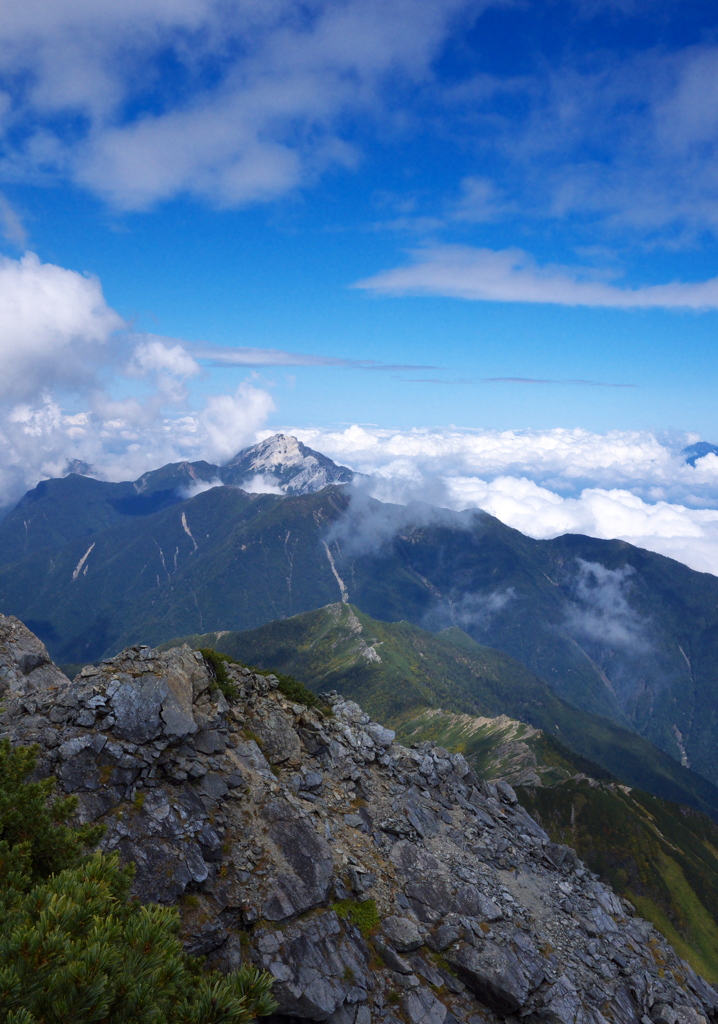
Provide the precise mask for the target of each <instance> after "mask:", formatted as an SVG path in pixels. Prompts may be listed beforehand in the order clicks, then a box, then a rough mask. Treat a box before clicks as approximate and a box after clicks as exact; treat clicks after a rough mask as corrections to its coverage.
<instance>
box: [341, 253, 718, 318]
mask: <svg viewBox="0 0 718 1024" xmlns="http://www.w3.org/2000/svg"><path fill="white" fill-rule="evenodd" d="M412 260H413V262H412V263H410V264H409V265H408V266H405V267H397V268H395V269H394V270H386V271H384V272H383V273H379V274H375V275H374V276H373V277H369V278H366V279H365V280H363V281H358V282H357V283H356V284H355V285H354V287H355V288H362V289H366V290H368V291H371V292H374V293H376V294H382V295H442V296H447V297H449V298H453V299H471V300H474V301H484V302H487V301H488V302H538V303H544V304H546V303H550V304H556V305H561V306H604V307H609V306H611V307H614V308H618V309H647V308H662V309H718V277H714V278H711V280H709V281H701V282H698V283H695V284H691V283H685V282H680V281H675V282H672V283H671V284H661V285H651V286H647V287H643V288H627V287H620V286H618V285H615V284H609V283H606V282H605V281H600V280H595V276H596V272H595V271H594V270H591V268H588V267H586V268H581V267H574V268H569V267H556V266H545V267H540V266H538V265H537V263H536V262H535V260H534V259H533V258H532V257H531V256H529V255H528V254H527V253H525V252H523V251H522V250H521V249H504V250H502V251H498V252H495V251H493V250H491V249H475V248H472V247H470V246H465V245H442V246H434V247H431V248H425V249H418V250H415V251H414V252H413V253H412ZM592 278H593V279H592Z"/></svg>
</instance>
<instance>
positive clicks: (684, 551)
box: [262, 425, 718, 575]
mask: <svg viewBox="0 0 718 1024" xmlns="http://www.w3.org/2000/svg"><path fill="white" fill-rule="evenodd" d="M292 432H293V433H294V434H295V435H296V436H297V437H299V438H300V440H302V441H304V443H305V444H308V445H310V446H311V447H313V448H316V449H317V450H319V451H321V452H324V453H325V454H326V455H329V456H330V457H331V458H332V459H334V460H335V461H337V462H340V463H343V464H345V465H347V466H350V467H351V468H352V469H354V470H357V471H358V472H360V473H363V474H366V475H367V477H368V480H367V481H366V483H365V486H366V487H367V489H368V490H369V491H370V493H371V494H372V495H373V496H374V497H376V498H379V499H381V500H382V501H393V502H398V503H401V504H404V503H406V502H407V501H411V500H423V501H427V502H430V503H432V504H437V505H442V506H444V507H447V508H453V509H465V508H471V507H479V508H482V509H484V510H485V511H487V512H490V513H491V514H492V515H494V516H496V517H497V518H498V519H500V520H501V521H502V522H504V523H506V524H507V525H509V526H512V527H514V528H515V529H517V530H521V532H522V533H525V534H528V535H529V536H530V537H536V538H548V537H556V536H559V535H560V534H563V533H583V534H588V535H589V536H591V537H601V538H604V539H613V538H618V539H621V540H626V541H629V542H630V543H632V544H637V545H639V546H640V547H645V548H648V549H649V550H651V551H657V552H659V553H660V554H664V555H668V556H670V557H671V558H676V559H678V560H679V561H682V562H685V564H686V565H689V566H691V568H693V569H699V570H701V571H704V572H712V573H714V574H717V575H718V458H717V457H716V456H715V455H712V454H709V455H706V456H704V457H703V458H701V459H698V460H697V462H696V464H695V467H694V466H691V465H689V464H688V463H687V462H686V459H685V456H684V455H682V454H681V453H682V449H683V448H684V447H685V446H686V445H688V444H691V443H693V442H695V441H697V440H698V437H697V436H695V435H691V434H681V435H671V436H667V437H657V436H656V435H655V434H653V433H650V432H648V431H645V432H642V431H618V430H616V431H611V432H609V433H607V434H596V433H592V432H590V431H587V430H565V429H555V430H542V431H532V430H503V431H495V430H460V429H456V428H447V429H425V430H424V429H414V430H404V431H392V430H382V429H379V428H376V427H366V426H357V425H355V426H350V427H348V428H346V429H344V430H341V431H331V430H320V429H313V430H301V429H296V430H294V431H292ZM266 435H267V432H266V431H265V432H263V433H262V436H266Z"/></svg>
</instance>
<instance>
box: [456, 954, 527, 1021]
mask: <svg viewBox="0 0 718 1024" xmlns="http://www.w3.org/2000/svg"><path fill="white" fill-rule="evenodd" d="M445 959H446V961H447V963H449V964H451V966H452V967H454V968H455V969H456V972H457V974H458V975H459V977H460V978H461V980H462V981H465V982H466V984H467V985H468V986H469V988H470V989H471V990H472V991H473V992H474V993H475V994H476V995H477V996H478V997H479V999H480V1000H481V1001H482V1002H484V1003H486V1004H487V1005H488V1006H490V1007H491V1008H492V1009H493V1010H496V1012H497V1013H503V1014H508V1013H516V1012H517V1011H518V1010H520V1009H521V1008H522V1007H523V1006H524V1005H525V1003H526V1001H527V999H528V996H529V981H528V978H527V977H526V975H525V974H524V972H523V971H522V969H521V965H520V964H519V962H518V960H517V958H516V956H515V955H514V954H513V953H512V952H511V951H510V950H508V949H502V948H501V947H499V946H497V945H496V944H495V943H492V942H486V943H484V944H483V946H482V948H481V949H475V948H473V947H472V946H463V947H461V948H459V949H457V950H453V949H452V950H449V951H448V952H447V953H446V954H445Z"/></svg>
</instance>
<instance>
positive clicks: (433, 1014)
mask: <svg viewBox="0 0 718 1024" xmlns="http://www.w3.org/2000/svg"><path fill="white" fill-rule="evenodd" d="M401 1005H402V1009H403V1010H404V1013H405V1014H406V1017H407V1020H408V1021H409V1022H410V1024H444V1020H445V1019H446V1014H447V1010H446V1007H445V1006H444V1004H443V1003H440V1002H439V1000H438V999H437V998H436V996H435V995H434V994H433V993H432V992H430V991H429V990H428V989H426V988H424V987H423V986H420V987H419V988H414V989H412V990H411V991H410V992H407V993H406V995H405V996H404V998H403V999H402V1001H401Z"/></svg>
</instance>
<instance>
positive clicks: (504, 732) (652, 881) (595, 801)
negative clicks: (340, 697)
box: [397, 709, 718, 983]
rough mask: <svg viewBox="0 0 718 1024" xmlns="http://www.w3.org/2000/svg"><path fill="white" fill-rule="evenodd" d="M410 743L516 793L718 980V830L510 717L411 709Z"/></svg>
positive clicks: (405, 728) (556, 836)
mask: <svg viewBox="0 0 718 1024" xmlns="http://www.w3.org/2000/svg"><path fill="white" fill-rule="evenodd" d="M397 731H398V735H400V736H401V738H402V740H403V741H404V742H407V743H409V742H412V743H417V742H424V741H427V740H431V741H432V742H434V743H440V744H441V746H443V747H446V749H447V750H450V751H453V752H460V753H462V754H464V756H465V757H466V759H467V761H468V763H469V764H470V765H471V767H472V768H473V769H474V770H475V771H476V772H477V773H478V774H479V775H481V776H482V777H484V778H486V779H490V780H492V781H497V780H504V781H506V782H509V783H510V784H511V785H512V786H515V787H516V791H517V793H518V795H519V798H520V800H521V803H522V804H523V806H524V807H526V808H528V809H529V810H530V811H531V813H532V815H533V816H534V817H535V818H536V819H537V820H538V821H539V823H540V824H541V825H542V826H543V827H544V828H545V829H546V831H547V832H548V834H549V835H550V836H551V838H552V839H553V840H554V841H555V842H562V843H567V844H568V845H570V846H573V847H574V848H575V849H576V850H577V851H578V852H579V853H580V855H581V857H582V858H583V860H585V862H586V864H587V865H588V866H589V867H590V868H591V870H592V871H595V872H597V873H598V874H599V876H600V877H601V878H602V879H603V880H604V881H605V882H609V883H610V884H611V885H612V886H613V888H614V889H615V890H616V892H618V893H620V894H621V896H624V897H626V898H627V899H629V900H631V902H632V903H634V904H635V905H636V906H637V907H638V908H639V909H640V912H641V914H642V915H643V916H644V917H645V918H646V919H647V920H648V921H650V922H651V923H652V924H653V925H654V926H655V927H656V928H657V929H658V930H659V931H660V932H661V933H662V934H663V935H665V936H666V938H667V939H668V940H669V941H670V942H671V943H672V944H673V946H674V947H675V948H676V949H677V950H678V951H679V952H680V954H681V956H683V957H685V958H686V959H687V960H688V961H689V962H690V963H691V964H692V966H693V967H694V968H695V970H697V971H699V972H700V973H701V974H703V975H704V976H705V977H706V978H708V979H709V980H710V981H712V982H714V983H715V982H718V923H717V922H718V824H717V823H716V822H715V821H713V820H711V819H710V818H709V817H707V816H706V815H704V814H701V813H700V812H698V811H695V810H693V809H692V808H690V807H686V806H682V805H680V804H674V803H670V802H669V801H667V800H660V799H658V798H656V797H654V796H650V795H649V794H648V793H645V792H643V791H642V790H640V789H632V788H629V787H628V786H625V785H623V784H622V783H620V782H618V781H616V779H612V778H611V777H610V775H609V773H608V772H605V771H604V772H602V770H601V769H600V768H599V766H598V765H592V764H591V762H590V761H587V760H586V759H583V758H578V757H576V755H575V754H574V753H573V752H572V751H569V750H567V749H566V748H565V747H561V746H560V745H557V743H556V741H555V740H553V739H552V738H551V737H550V736H546V734H545V733H544V732H543V731H542V730H538V729H535V728H533V727H532V726H530V725H526V724H525V723H524V722H518V721H515V720H513V719H511V718H507V717H506V716H501V717H499V718H485V717H484V718H479V717H475V716H472V715H466V714H463V715H460V714H456V713H452V712H447V711H442V710H441V709H435V710H427V711H423V712H419V713H418V714H412V713H411V712H410V713H408V714H407V715H406V716H405V717H404V718H403V721H402V723H401V725H400V726H399V727H398V730H397Z"/></svg>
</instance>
